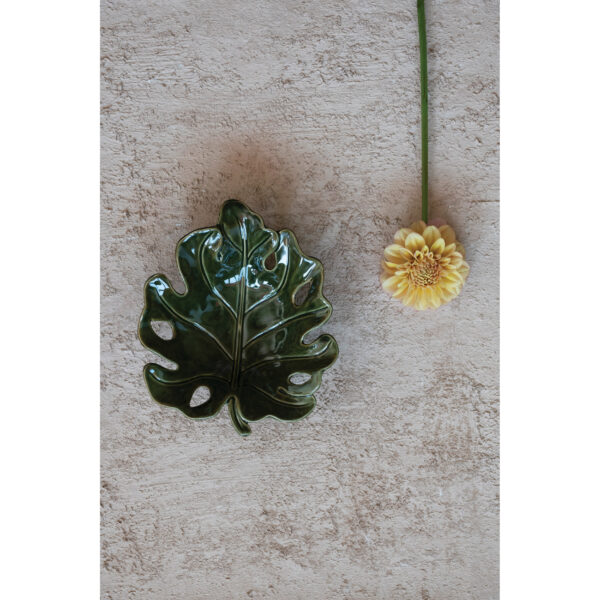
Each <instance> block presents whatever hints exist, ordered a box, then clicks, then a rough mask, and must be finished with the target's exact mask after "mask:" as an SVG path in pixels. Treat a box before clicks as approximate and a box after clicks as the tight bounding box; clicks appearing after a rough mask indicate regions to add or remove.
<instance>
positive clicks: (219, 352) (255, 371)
mask: <svg viewBox="0 0 600 600" xmlns="http://www.w3.org/2000/svg"><path fill="white" fill-rule="evenodd" d="M177 261H178V265H179V270H180V272H181V275H182V277H183V279H184V281H185V283H186V291H185V293H183V294H179V293H177V292H176V291H175V290H174V289H173V287H172V285H171V284H170V283H169V281H168V280H167V279H166V277H164V276H163V275H155V276H154V277H151V278H150V279H149V280H148V281H147V282H146V286H145V296H146V305H145V307H144V312H143V313H142V317H141V320H140V326H139V336H140V340H141V341H142V343H143V344H144V346H146V347H147V348H149V349H150V350H153V351H154V352H156V353H157V354H159V355H161V356H163V357H164V358H166V359H168V360H170V361H172V362H174V363H176V364H177V366H178V368H177V369H167V368H165V367H163V366H161V365H158V364H155V363H150V364H147V365H146V366H145V368H144V376H145V379H146V383H147V385H148V389H149V390H150V393H151V394H152V396H153V398H154V399H155V400H156V401H158V402H160V403H161V404H166V405H168V406H175V407H177V408H179V409H180V410H181V411H183V412H184V413H185V414H186V415H187V416H188V417H192V418H200V419H202V418H206V417H210V416H213V415H215V414H216V413H218V412H219V410H220V409H221V407H222V406H223V405H224V404H228V406H229V414H230V416H231V420H232V421H233V424H234V426H235V428H236V429H237V430H238V432H239V433H240V434H242V435H247V434H249V433H250V428H249V426H248V422H249V421H258V420H260V419H262V418H264V417H267V416H271V417H275V418H277V419H280V420H284V421H295V420H297V419H301V418H302V417H305V416H306V415H307V414H308V413H309V412H310V411H311V410H312V409H313V407H314V405H315V397H314V395H313V394H314V392H315V391H316V390H317V388H318V387H319V385H320V384H321V376H322V374H323V371H324V370H325V369H327V368H328V367H330V366H331V365H332V364H333V363H334V362H335V360H336V358H337V355H338V348H337V343H336V341H335V340H334V338H333V337H332V336H330V335H325V334H323V335H321V336H319V337H318V338H317V339H316V340H315V341H313V342H310V343H304V341H303V337H304V336H305V335H306V333H308V332H309V331H311V330H312V329H314V328H316V327H318V326H320V325H322V324H323V323H325V321H327V319H329V316H330V315H331V305H330V304H329V302H327V300H326V299H325V298H324V297H323V294H322V286H323V266H322V265H321V263H320V262H319V261H318V260H315V259H314V258H309V257H307V256H305V255H304V254H302V252H301V251H300V248H299V247H298V243H297V242H296V238H295V237H294V234H293V233H292V232H291V231H289V230H283V231H280V232H275V231H272V230H270V229H265V227H264V223H263V221H262V219H261V218H260V217H259V216H258V215H256V214H255V213H253V212H252V211H251V210H250V209H248V207H246V206H245V205H244V204H242V203H241V202H238V201H237V200H228V201H227V202H225V204H223V207H222V208H221V215H220V217H219V224H218V226H217V227H211V228H208V229H200V230H198V231H194V232H192V233H190V234H189V235H187V236H186V237H184V238H183V239H182V240H181V241H180V242H179V244H178V245H177ZM269 267H270V268H269ZM306 290H308V294H305V298H302V297H301V296H302V292H306ZM153 321H166V322H168V323H169V324H170V325H171V327H172V329H173V337H172V338H171V339H164V338H163V337H161V336H160V335H158V334H157V333H156V332H155V331H154V329H153V327H152V324H151V323H152V322H153ZM299 374H302V375H304V378H305V379H306V381H305V382H303V383H297V382H293V381H292V377H293V376H294V375H296V377H295V379H297V377H298V375H299ZM201 386H204V387H206V388H208V390H209V392H210V397H209V398H208V400H206V401H205V402H203V403H202V404H199V405H197V406H194V405H193V404H194V402H193V399H192V396H193V394H194V392H195V390H196V389H197V388H199V387H201Z"/></svg>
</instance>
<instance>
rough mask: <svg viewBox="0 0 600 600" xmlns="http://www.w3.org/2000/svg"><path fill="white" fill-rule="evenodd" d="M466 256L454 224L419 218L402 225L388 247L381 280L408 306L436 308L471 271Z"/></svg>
mask: <svg viewBox="0 0 600 600" xmlns="http://www.w3.org/2000/svg"><path fill="white" fill-rule="evenodd" d="M464 256H465V249H464V247H463V245H462V244H461V243H460V242H457V241H456V235H455V234H454V231H453V230H452V228H451V227H449V226H448V225H442V226H441V227H439V228H438V227H435V226H433V225H426V224H425V223H424V222H423V221H418V222H416V223H413V224H412V225H411V226H410V227H403V228H402V229H399V230H398V231H397V232H396V235H395V236H394V243H393V244H392V245H391V246H388V247H387V248H386V249H385V251H384V260H383V273H382V275H381V284H382V286H383V289H384V290H385V291H386V292H388V293H389V294H392V297H394V298H397V299H399V300H402V302H404V304H406V305H407V306H412V307H413V308H416V309H417V310H425V309H427V308H437V307H438V306H440V305H442V304H445V303H446V302H450V300H452V299H453V298H456V296H458V294H459V293H460V290H461V289H462V286H463V284H464V283H465V281H466V279H467V275H468V274H469V265H468V264H467V263H466V262H465V258H464Z"/></svg>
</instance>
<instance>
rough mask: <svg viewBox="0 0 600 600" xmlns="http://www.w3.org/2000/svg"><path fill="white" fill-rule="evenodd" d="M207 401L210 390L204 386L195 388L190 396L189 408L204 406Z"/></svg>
mask: <svg viewBox="0 0 600 600" xmlns="http://www.w3.org/2000/svg"><path fill="white" fill-rule="evenodd" d="M208 400H210V390H209V389H208V388H207V387H206V386H205V385H201V386H200V387H199V388H196V391H195V392H194V393H193V394H192V398H191V400H190V406H191V407H192V408H194V407H196V406H200V405H201V404H204V403H205V402H207V401H208Z"/></svg>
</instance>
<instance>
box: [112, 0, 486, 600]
mask: <svg viewBox="0 0 600 600" xmlns="http://www.w3.org/2000/svg"><path fill="white" fill-rule="evenodd" d="M427 10H428V35H429V47H430V51H429V68H430V105H431V108H430V110H431V117H430V136H431V144H430V164H431V167H430V171H431V175H430V177H431V181H430V187H431V200H430V202H431V216H432V217H440V218H443V219H445V220H447V221H448V222H449V223H450V224H451V225H452V226H453V227H454V228H455V230H456V231H457V234H458V236H459V239H460V240H461V241H462V242H463V244H464V245H465V247H466V249H467V259H468V261H469V263H470V266H471V274H470V277H469V280H468V282H467V285H466V287H465V288H464V290H463V293H462V294H461V295H460V296H459V298H458V299H456V300H455V301H453V302H452V303H450V304H448V305H446V306H445V307H443V308H441V309H439V310H437V311H433V312H431V311H429V312H416V311H413V310H411V309H408V308H404V307H402V306H401V305H400V304H398V303H396V302H394V301H392V300H391V299H389V298H388V297H387V296H386V295H385V294H384V293H383V292H382V291H381V290H380V288H379V281H378V275H379V264H380V260H381V253H382V250H383V248H384V247H385V246H386V245H387V244H388V243H390V241H391V239H392V236H393V234H394V232H395V230H396V229H397V228H398V227H399V226H401V225H403V224H409V223H411V222H412V221H414V220H417V218H418V217H419V202H420V192H419V171H420V169H419V157H420V154H419V153H420V138H419V87H418V46H417V24H416V8H415V2H413V1H412V0H410V1H409V0H395V1H393V2H391V1H388V0H380V1H377V2H375V1H373V0H360V1H344V2H337V1H332V2H327V1H325V2H323V1H313V0H304V1H302V0H295V1H290V0H278V1H268V0H256V1H255V2H252V3H250V2H241V1H236V0H227V1H222V2H198V1H196V2H193V1H191V0H169V1H164V0H162V1H158V0H147V1H145V2H136V1H133V0H114V1H109V0H104V2H103V3H102V42H101V47H102V50H101V55H102V101H101V103H102V109H101V118H102V190H101V202H102V289H103V299H102V417H101V418H102V557H101V558H102V565H101V568H102V598H103V599H105V600H125V599H136V600H141V599H143V600H184V599H185V600H190V599H193V600H196V599H207V600H229V599H248V598H255V599H258V598H265V599H281V600H296V599H297V600H336V599H352V600H366V599H396V598H399V599H409V600H412V599H416V600H469V599H473V600H483V599H494V598H497V597H498V4H497V1H496V0H493V1H491V0H477V1H475V0H472V1H470V0H454V1H442V0H439V1H428V2H427ZM228 198H237V199H239V200H242V201H244V202H245V203H247V204H248V205H249V206H250V207H251V208H252V209H254V210H255V211H257V212H259V213H260V214H261V215H262V216H263V218H264V219H265V222H266V224H267V226H268V227H271V228H274V229H281V228H284V227H289V228H291V229H293V230H294V231H295V233H296V235H297V237H298V240H299V243H300V246H301V248H302V250H303V251H304V252H306V253H307V254H309V255H312V256H316V257H318V258H320V259H321V260H322V262H323V264H324V266H325V287H324V291H325V295H326V296H327V298H328V299H329V300H330V301H331V303H332V304H333V307H334V312H333V316H332V318H331V319H330V321H329V322H328V323H327V324H326V325H325V327H324V328H323V330H324V331H325V332H328V333H331V334H333V335H334V336H335V337H336V339H337V341H338V343H339V347H340V356H339V359H338V361H337V363H336V364H335V365H334V366H333V367H332V368H331V369H330V370H329V371H327V372H326V373H325V375H324V378H323V385H322V387H321V389H320V390H319V392H318V395H317V407H316V409H315V410H314V411H313V413H312V414H311V415H310V416H309V417H308V418H306V419H305V420H303V421H300V422H297V423H282V422H278V421H275V420H272V419H266V420H264V421H261V422H259V423H255V424H254V425H253V426H252V429H253V433H252V434H251V435H250V437H248V438H246V439H243V438H241V437H240V436H238V435H237V434H236V432H235V431H234V429H233V427H232V425H231V423H230V422H229V417H228V415H227V411H222V413H221V414H220V415H219V416H217V417H216V418H214V419H212V420H207V421H191V420H188V419H187V418H185V417H184V416H183V415H182V414H181V413H180V412H179V411H177V410H175V409H171V408H168V407H163V406H160V405H158V404H156V403H155V402H154V401H153V400H152V399H151V397H150V396H149V394H148V392H147V390H146V388H145V384H144V381H143V379H142V368H143V365H144V364H145V363H146V362H149V361H151V360H153V359H154V355H153V354H152V353H151V352H148V351H146V350H145V349H143V348H142V346H141V345H140V343H139V341H138V340H137V335H136V328H137V322H138V318H139V316H140V313H141V310H142V305H143V295H142V289H143V285H144V282H145V280H146V278H147V277H149V276H150V275H152V274H154V273H157V272H163V273H164V274H166V275H167V276H168V277H169V278H170V279H171V280H172V281H173V282H174V283H176V285H177V286H178V288H179V289H180V290H181V289H182V284H181V282H180V279H179V277H178V272H177V268H176V264H175V246H176V244H177V241H178V240H179V238H180V237H182V236H183V235H184V234H186V233H188V232H189V231H192V230H193V229H196V228H199V227H203V226H211V225H214V224H215V223H216V221H217V216H218V212H219V207H220V205H221V203H222V202H223V201H224V200H226V199H228Z"/></svg>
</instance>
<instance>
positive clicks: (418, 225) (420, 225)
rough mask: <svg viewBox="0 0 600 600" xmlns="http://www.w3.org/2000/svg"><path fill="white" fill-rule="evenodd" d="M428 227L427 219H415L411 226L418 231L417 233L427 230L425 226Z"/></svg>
mask: <svg viewBox="0 0 600 600" xmlns="http://www.w3.org/2000/svg"><path fill="white" fill-rule="evenodd" d="M426 227H427V225H426V224H425V221H415V222H414V223H413V224H412V225H411V226H410V228H411V229H412V230H413V231H416V232H417V233H423V232H424V231H425V228H426Z"/></svg>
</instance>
